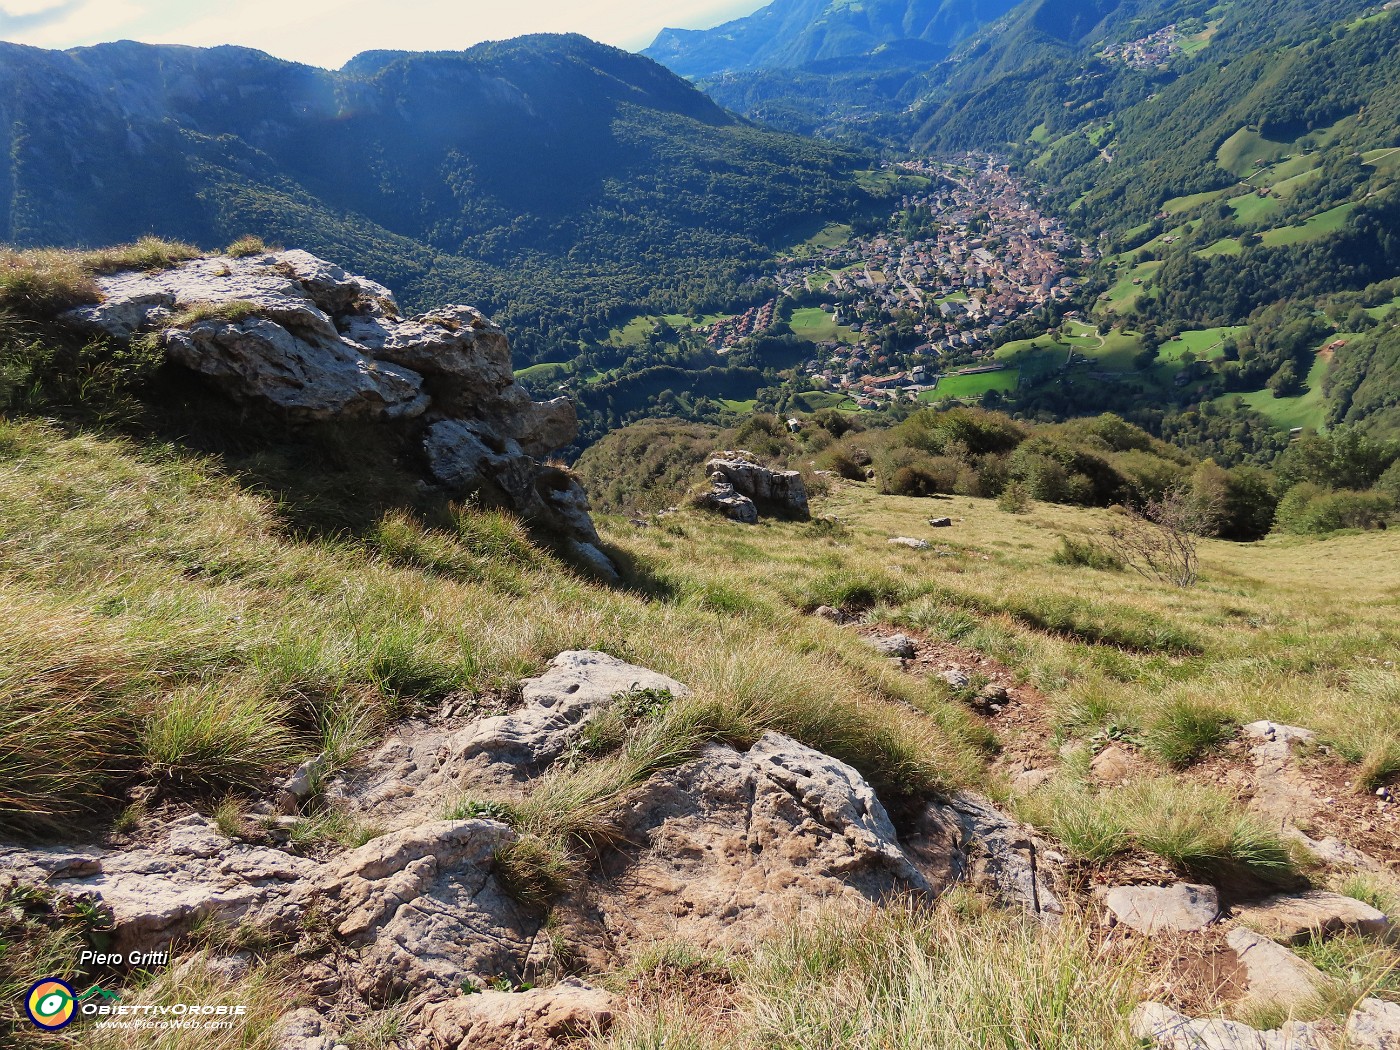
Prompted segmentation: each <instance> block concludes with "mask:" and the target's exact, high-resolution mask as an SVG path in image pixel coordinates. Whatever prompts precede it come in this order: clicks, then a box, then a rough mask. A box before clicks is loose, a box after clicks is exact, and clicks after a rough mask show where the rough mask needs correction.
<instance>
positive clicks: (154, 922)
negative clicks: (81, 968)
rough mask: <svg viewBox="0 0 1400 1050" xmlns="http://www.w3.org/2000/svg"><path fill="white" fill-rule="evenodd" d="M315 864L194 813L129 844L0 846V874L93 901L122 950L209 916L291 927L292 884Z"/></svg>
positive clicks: (160, 940) (171, 935)
mask: <svg viewBox="0 0 1400 1050" xmlns="http://www.w3.org/2000/svg"><path fill="white" fill-rule="evenodd" d="M316 869H317V865H316V864H315V862H314V861H310V860H307V859H306V858H303V857H295V856H292V855H290V854H287V853H283V852H281V851H280V850H275V849H265V848H260V847H254V846H245V845H240V844H236V843H234V842H232V841H231V840H229V839H227V838H225V837H224V836H223V835H222V834H220V833H219V831H218V830H217V829H216V828H215V827H214V824H213V822H212V821H210V820H208V819H206V818H204V817H201V816H198V815H191V816H188V817H184V818H181V819H179V820H177V821H175V822H174V823H172V824H171V825H170V827H169V829H168V830H167V832H166V833H165V834H164V835H163V836H162V837H161V838H160V839H159V840H157V841H156V842H155V843H153V844H152V845H150V846H149V847H144V848H141V849H136V850H130V851H127V852H122V851H117V850H93V849H87V850H76V851H65V850H20V849H9V850H4V851H0V875H12V876H14V877H16V878H18V879H19V880H20V881H21V882H24V883H26V884H30V885H39V884H43V885H47V886H49V887H50V888H52V889H54V890H56V891H58V892H60V893H62V894H64V895H65V896H71V897H87V898H90V899H93V900H96V901H98V902H100V903H101V904H102V905H103V906H104V907H105V908H106V909H107V910H109V911H110V913H111V921H112V932H111V939H112V949H113V950H114V951H121V952H130V951H137V950H139V951H148V950H151V949H155V948H163V947H166V946H168V945H169V944H170V943H171V941H172V940H173V939H175V938H177V937H180V936H183V935H184V934H186V933H188V932H189V931H190V930H192V929H193V928H194V927H195V926H196V925H197V924H199V923H200V922H203V921H206V920H210V919H214V920H218V921H220V922H223V923H227V924H229V925H234V926H236V925H239V924H248V925H250V926H256V927H258V928H259V929H262V930H264V931H266V932H269V933H283V934H285V933H290V932H292V931H294V930H295V929H296V926H297V923H298V922H299V921H300V917H301V913H302V907H301V904H300V903H299V901H298V899H297V897H296V891H297V890H298V887H299V884H300V883H301V881H302V880H304V879H307V878H310V877H312V876H313V875H315V873H316Z"/></svg>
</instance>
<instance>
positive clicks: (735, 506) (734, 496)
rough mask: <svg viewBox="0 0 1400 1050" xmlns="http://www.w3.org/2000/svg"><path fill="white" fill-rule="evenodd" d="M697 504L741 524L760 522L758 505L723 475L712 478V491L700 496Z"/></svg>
mask: <svg viewBox="0 0 1400 1050" xmlns="http://www.w3.org/2000/svg"><path fill="white" fill-rule="evenodd" d="M696 504H697V505H698V506H699V507H701V508H703V509H706V510H713V511H715V512H717V513H719V514H723V515H724V516H725V517H726V518H728V519H729V520H730V521H737V522H739V523H740V524H741V525H757V524H758V506H757V505H756V504H755V503H754V501H753V500H751V499H750V498H749V497H748V496H746V495H744V494H743V493H742V492H740V491H739V490H738V489H736V488H735V487H734V486H733V485H732V484H730V483H729V482H728V481H727V480H725V479H724V478H722V477H715V478H712V479H711V484H710V491H708V492H706V493H704V494H703V495H702V496H700V498H699V499H697V500H696Z"/></svg>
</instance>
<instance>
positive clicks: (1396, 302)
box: [1366, 296, 1400, 321]
mask: <svg viewBox="0 0 1400 1050" xmlns="http://www.w3.org/2000/svg"><path fill="white" fill-rule="evenodd" d="M1396 310H1400V296H1396V297H1395V298H1394V299H1392V300H1391V301H1390V302H1388V303H1382V304H1381V305H1380V306H1373V307H1371V308H1370V309H1369V310H1367V311H1366V312H1367V313H1368V314H1370V315H1371V316H1372V317H1374V318H1375V319H1376V320H1377V321H1384V320H1385V319H1386V318H1387V317H1389V316H1390V315H1391V314H1393V313H1394V312H1395V311H1396Z"/></svg>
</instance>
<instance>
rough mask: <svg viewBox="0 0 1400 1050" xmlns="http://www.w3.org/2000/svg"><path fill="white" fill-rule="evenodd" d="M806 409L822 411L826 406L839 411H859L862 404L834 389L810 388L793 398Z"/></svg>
mask: <svg viewBox="0 0 1400 1050" xmlns="http://www.w3.org/2000/svg"><path fill="white" fill-rule="evenodd" d="M792 399H793V400H794V401H796V402H797V403H798V404H799V405H800V406H801V407H802V408H803V409H804V410H805V411H807V412H820V411H821V410H822V409H824V408H834V409H836V410H837V411H838V412H859V411H860V406H859V405H857V404H856V403H855V402H854V401H852V400H851V399H850V398H849V397H847V396H846V395H845V394H838V393H837V392H836V391H834V390H808V391H806V392H805V393H801V394H794V395H793V398H792Z"/></svg>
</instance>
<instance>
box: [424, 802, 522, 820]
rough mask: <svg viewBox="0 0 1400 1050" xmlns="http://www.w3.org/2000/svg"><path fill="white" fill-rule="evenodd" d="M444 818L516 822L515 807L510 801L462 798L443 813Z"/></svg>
mask: <svg viewBox="0 0 1400 1050" xmlns="http://www.w3.org/2000/svg"><path fill="white" fill-rule="evenodd" d="M442 819H443V820H498V821H500V822H501V823H502V824H514V823H515V820H516V816H515V807H513V806H512V805H511V804H510V803H509V802H495V801H485V802H484V801H482V800H480V799H462V800H461V801H459V802H454V803H453V804H452V805H451V806H449V807H448V808H447V810H446V811H445V812H444V813H443V815H442Z"/></svg>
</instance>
